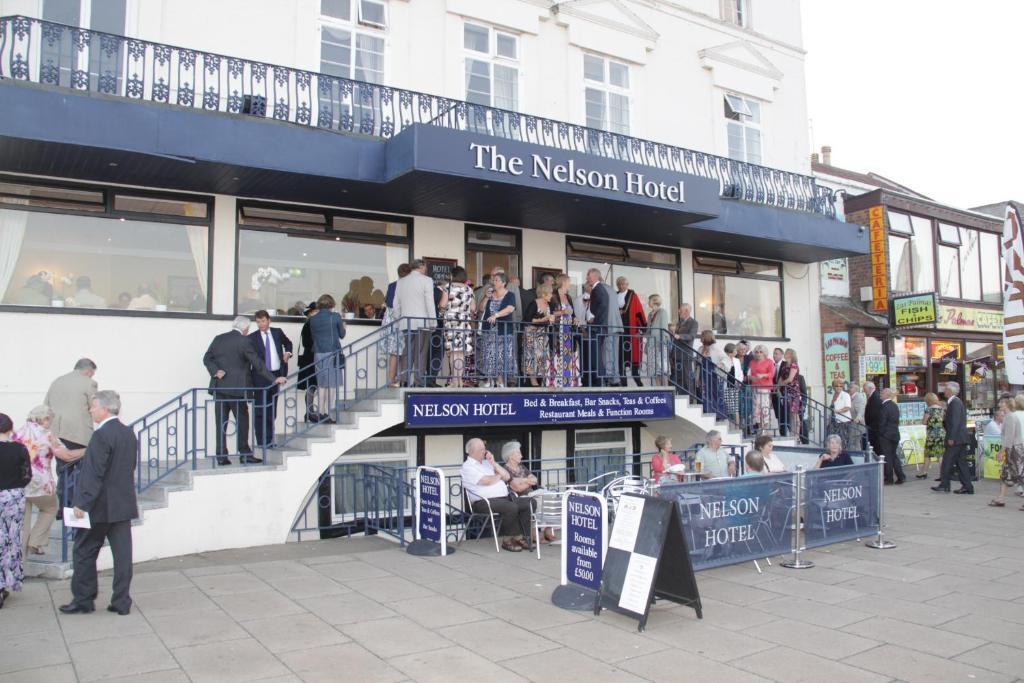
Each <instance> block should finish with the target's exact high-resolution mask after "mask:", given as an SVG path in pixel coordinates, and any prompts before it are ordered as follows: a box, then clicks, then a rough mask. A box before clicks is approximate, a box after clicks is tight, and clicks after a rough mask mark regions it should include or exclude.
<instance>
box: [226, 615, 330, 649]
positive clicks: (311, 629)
mask: <svg viewBox="0 0 1024 683" xmlns="http://www.w3.org/2000/svg"><path fill="white" fill-rule="evenodd" d="M241 626H242V628H244V629H245V630H246V631H248V632H249V633H251V634H252V636H253V637H254V638H256V640H258V641H260V642H261V643H262V644H263V647H265V648H267V649H268V650H269V651H270V652H273V653H274V654H280V653H282V652H287V651H289V650H304V649H307V648H310V647H326V646H329V645H340V644H342V643H347V642H348V640H349V639H348V638H347V637H346V636H344V635H342V633H341V632H340V631H338V630H337V629H335V628H334V627H332V626H331V625H330V624H328V623H327V622H325V621H323V620H321V619H320V618H319V617H317V616H316V615H313V614H309V613H308V612H304V613H302V614H287V615H279V616H274V617H266V618H264V619H255V620H253V621H243V622H242V623H241Z"/></svg>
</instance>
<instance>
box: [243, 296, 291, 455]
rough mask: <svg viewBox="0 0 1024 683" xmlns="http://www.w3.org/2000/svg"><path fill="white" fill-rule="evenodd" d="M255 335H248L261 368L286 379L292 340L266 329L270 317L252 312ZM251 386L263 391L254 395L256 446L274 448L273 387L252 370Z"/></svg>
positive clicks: (264, 313)
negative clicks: (255, 328)
mask: <svg viewBox="0 0 1024 683" xmlns="http://www.w3.org/2000/svg"><path fill="white" fill-rule="evenodd" d="M255 318H256V327H257V328H258V329H257V330H256V331H255V332H253V333H252V334H250V335H249V340H250V341H251V342H252V345H253V348H255V349H256V355H258V356H259V357H260V361H261V362H262V364H263V367H264V368H266V369H267V370H269V371H270V374H272V375H273V376H274V377H287V376H288V360H289V359H290V358H291V357H292V340H291V339H289V338H288V335H286V334H285V333H284V330H282V329H281V328H280V327H271V326H270V314H269V313H268V312H266V311H256V315H255ZM252 385H253V386H254V387H265V389H264V392H265V393H264V392H260V391H257V392H255V404H254V406H253V408H254V410H253V420H254V422H253V431H255V433H256V445H257V446H272V445H273V444H274V424H275V423H276V421H277V390H278V385H277V384H270V385H267V382H266V379H264V378H263V377H262V376H261V374H260V373H257V372H256V371H255V368H254V369H253V373H252Z"/></svg>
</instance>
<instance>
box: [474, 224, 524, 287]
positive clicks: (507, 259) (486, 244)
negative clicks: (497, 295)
mask: <svg viewBox="0 0 1024 683" xmlns="http://www.w3.org/2000/svg"><path fill="white" fill-rule="evenodd" d="M496 266H497V267H499V268H501V269H502V270H504V271H505V273H507V274H508V276H509V277H510V278H511V277H515V278H520V279H521V278H522V275H523V274H522V269H521V257H520V246H519V231H518V230H499V229H496V228H484V227H478V226H473V227H467V228H466V272H467V273H468V275H469V279H470V280H472V281H473V286H474V287H481V286H484V285H486V284H487V278H488V277H489V276H490V273H491V270H493V269H494V268H495V267H496ZM523 286H524V287H525V286H527V285H526V284H524V285H523Z"/></svg>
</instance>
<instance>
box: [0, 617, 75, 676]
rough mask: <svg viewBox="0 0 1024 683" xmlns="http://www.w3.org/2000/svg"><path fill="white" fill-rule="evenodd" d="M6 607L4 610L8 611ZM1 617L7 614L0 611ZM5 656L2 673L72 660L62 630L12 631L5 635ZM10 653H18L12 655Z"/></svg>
mask: <svg viewBox="0 0 1024 683" xmlns="http://www.w3.org/2000/svg"><path fill="white" fill-rule="evenodd" d="M6 611H7V608H6V607H5V608H4V610H3V612H6ZM0 619H7V615H6V614H4V613H0ZM3 643H4V644H3V652H4V656H2V657H0V674H7V673H11V672H13V671H21V670H23V669H38V668H40V667H45V666H50V665H54V664H64V663H65V662H70V661H71V656H70V655H69V654H68V649H67V646H66V645H65V643H64V638H63V637H62V636H61V633H60V631H40V632H34V633H12V634H10V635H8V636H5V637H4V641H3ZM10 653H17V654H16V655H15V656H11V654H10Z"/></svg>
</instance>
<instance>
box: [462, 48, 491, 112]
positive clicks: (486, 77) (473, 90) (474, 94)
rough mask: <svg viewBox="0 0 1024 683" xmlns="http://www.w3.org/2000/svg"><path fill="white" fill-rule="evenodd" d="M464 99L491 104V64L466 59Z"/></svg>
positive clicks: (474, 102)
mask: <svg viewBox="0 0 1024 683" xmlns="http://www.w3.org/2000/svg"><path fill="white" fill-rule="evenodd" d="M466 101H468V102H472V103H473V104H482V105H484V106H485V107H489V106H491V65H490V64H488V63H487V62H482V61H480V60H479V59H467V60H466Z"/></svg>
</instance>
